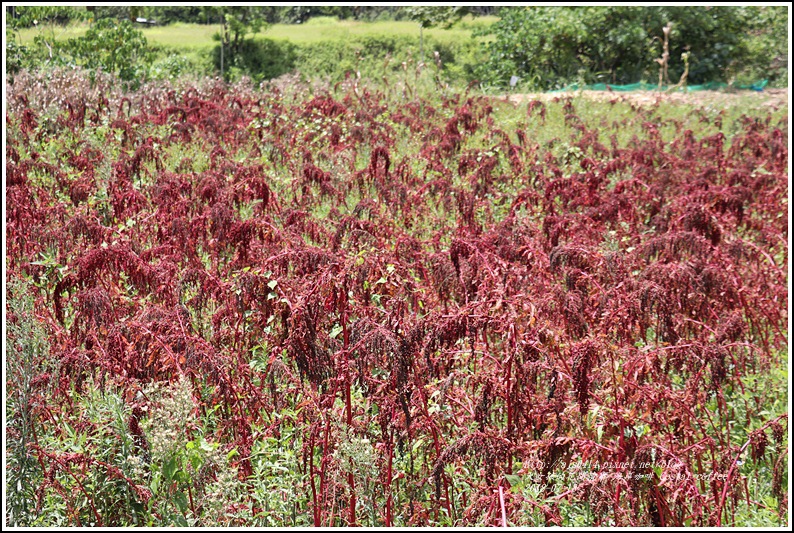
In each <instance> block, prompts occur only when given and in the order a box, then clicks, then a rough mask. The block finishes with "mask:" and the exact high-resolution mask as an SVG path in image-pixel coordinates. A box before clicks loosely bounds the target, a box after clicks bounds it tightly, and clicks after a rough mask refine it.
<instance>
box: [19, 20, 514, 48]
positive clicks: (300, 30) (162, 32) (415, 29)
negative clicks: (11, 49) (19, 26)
mask: <svg viewBox="0 0 794 533" xmlns="http://www.w3.org/2000/svg"><path fill="white" fill-rule="evenodd" d="M496 20H498V19H497V17H478V18H476V19H474V18H472V17H471V16H468V17H466V18H464V19H463V20H462V21H461V22H459V23H458V24H456V25H455V26H454V27H452V28H451V29H449V30H445V29H442V28H429V29H425V30H424V36H425V37H433V38H435V39H437V40H438V41H442V42H449V43H451V42H455V41H459V40H461V39H468V38H470V37H471V34H472V30H473V29H474V28H476V27H479V26H486V25H490V24H492V23H493V22H495V21H496ZM88 27H89V26H88V24H87V23H78V24H73V25H69V26H48V27H43V28H26V29H23V30H21V31H20V32H19V41H20V43H21V44H28V45H29V44H33V39H34V38H35V37H36V36H37V35H39V34H42V35H46V36H49V37H50V38H55V39H56V40H59V41H60V40H66V39H70V38H76V37H81V36H83V35H85V32H86V30H87V29H88ZM140 29H141V31H142V32H143V34H144V36H146V39H147V40H148V41H149V42H150V43H151V44H158V45H163V46H169V47H174V48H185V49H198V48H211V47H212V46H214V44H215V41H213V39H212V36H213V35H214V34H215V33H217V32H218V31H219V30H220V27H219V25H218V24H211V25H204V24H185V23H175V24H171V25H168V26H154V27H148V28H140ZM367 35H394V36H403V35H414V36H416V38H417V39H419V25H418V24H417V23H416V22H412V21H380V22H361V21H356V20H337V19H335V18H332V17H317V18H314V19H310V20H309V21H308V22H306V23H305V24H273V25H271V26H268V27H267V29H265V31H262V32H259V33H257V34H256V37H267V38H272V39H284V40H288V41H291V42H294V43H296V44H301V43H316V42H319V41H327V40H344V39H347V38H350V37H355V36H367Z"/></svg>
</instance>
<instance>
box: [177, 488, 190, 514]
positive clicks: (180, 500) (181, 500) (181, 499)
mask: <svg viewBox="0 0 794 533" xmlns="http://www.w3.org/2000/svg"><path fill="white" fill-rule="evenodd" d="M174 503H175V504H176V506H177V507H178V508H179V510H180V511H181V512H183V513H186V512H187V496H185V493H184V492H182V491H177V492H176V493H175V494H174Z"/></svg>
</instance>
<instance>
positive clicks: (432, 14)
mask: <svg viewBox="0 0 794 533" xmlns="http://www.w3.org/2000/svg"><path fill="white" fill-rule="evenodd" d="M9 9H10V8H9ZM466 13H469V14H472V15H482V14H494V13H498V15H499V18H498V19H497V20H496V22H495V23H493V24H491V25H487V26H483V25H478V26H476V28H475V32H474V35H473V37H471V38H467V39H459V40H457V41H456V42H454V43H449V42H444V43H442V42H440V41H437V40H436V41H435V42H433V41H432V40H429V39H428V42H427V43H426V49H427V53H426V57H425V58H424V59H425V62H426V63H428V64H429V63H430V62H432V61H433V56H432V53H433V52H434V51H438V52H440V53H441V55H442V69H443V70H444V74H445V76H446V79H447V80H448V81H449V82H451V83H460V84H467V83H469V82H471V81H474V80H477V81H479V82H480V83H482V84H483V85H485V86H490V87H497V88H498V87H501V88H504V87H506V86H507V83H508V81H509V79H510V78H511V77H512V76H519V77H520V78H521V80H522V81H521V86H522V87H524V88H525V89H531V90H538V89H540V90H548V89H555V88H559V87H563V86H565V85H568V84H570V83H574V82H580V83H581V82H584V83H591V82H607V83H612V84H628V83H636V82H639V81H650V82H656V80H657V79H658V77H657V75H658V69H659V65H658V64H657V62H656V60H657V59H658V58H659V57H660V56H661V54H662V28H663V27H664V26H665V25H666V24H667V23H672V33H671V35H670V46H671V49H670V59H669V75H670V79H671V82H672V83H675V82H677V81H678V79H679V77H680V75H681V73H682V71H683V68H684V65H683V60H682V54H684V53H688V54H689V56H688V57H689V73H688V82H689V83H691V84H699V83H705V82H709V81H725V82H729V81H734V80H735V81H738V82H740V83H750V82H756V81H760V80H762V79H767V80H769V81H770V82H771V86H777V85H780V84H785V83H787V75H786V73H787V69H788V62H787V48H786V40H785V39H781V38H780V36H781V35H783V34H785V33H787V32H788V12H787V10H786V8H785V7H781V6H777V7H772V6H766V7H762V6H743V7H734V6H722V7H691V6H652V7H630V6H620V7H523V8H519V7H503V8H499V9H498V10H497V8H487V7H483V8H477V7H466V8H446V7H441V8H437V7H427V6H425V7H422V6H420V7H410V8H400V7H377V6H375V7H367V6H364V7H353V6H325V7H323V6H300V7H287V6H282V7H278V6H260V7H231V8H223V7H202V8H196V7H190V6H183V7H160V6H148V7H140V8H133V9H131V8H129V7H96V8H94V9H92V10H91V11H90V12H89V11H86V10H84V9H82V8H75V7H37V6H19V7H16V8H14V11H13V13H9V14H10V15H12V16H10V17H9V27H8V28H6V32H7V35H8V37H9V38H8V44H7V54H8V58H9V60H8V70H9V72H11V73H14V72H17V71H18V70H19V69H21V68H37V67H41V66H46V65H50V66H55V65H65V64H76V65H83V66H91V68H96V67H100V66H101V67H102V68H112V69H114V70H117V71H118V73H120V74H122V77H123V79H127V80H130V79H131V78H133V77H136V78H137V79H145V78H146V77H147V76H150V77H159V76H163V75H164V73H166V72H168V71H169V70H168V69H165V70H164V69H163V68H162V65H161V66H160V67H158V69H157V70H156V72H154V73H153V72H152V71H151V70H150V69H149V67H150V65H151V62H152V61H155V60H157V59H159V60H165V59H166V57H167V56H168V55H169V54H170V55H173V54H174V52H175V51H174V50H170V49H167V48H163V47H157V46H153V45H152V44H151V43H149V44H146V43H145V42H144V43H143V44H141V36H140V35H139V34H137V33H136V32H135V31H134V30H133V29H131V28H128V27H125V26H123V25H116V26H115V27H116V28H117V30H116V31H117V32H121V33H120V34H119V35H120V38H121V39H124V40H125V41H126V40H129V41H130V42H129V44H126V43H125V44H123V45H122V46H118V42H119V41H118V39H116V46H117V47H118V48H119V50H118V51H117V52H114V53H108V52H100V55H102V56H103V57H101V58H91V57H89V52H90V51H91V50H95V51H102V50H106V48H105V47H106V46H108V45H110V44H111V41H109V40H107V36H106V35H105V34H106V33H107V31H108V30H109V29H110V26H103V25H108V24H109V23H108V22H102V21H106V20H128V19H130V18H133V19H134V18H135V17H136V16H146V17H149V18H154V19H155V20H157V21H158V22H159V23H160V24H163V23H199V24H211V25H218V24H219V22H220V21H224V25H223V27H224V28H226V30H224V31H223V32H219V33H218V36H217V39H218V41H221V40H222V41H223V56H224V62H225V65H224V77H225V78H226V79H232V78H235V79H236V78H237V77H239V76H243V75H245V76H249V77H252V78H253V79H256V80H263V79H270V78H272V77H275V76H279V75H281V74H283V73H285V72H290V71H294V70H297V71H298V72H300V73H301V74H302V75H303V76H304V77H306V78H311V77H316V76H320V75H322V76H329V77H330V79H334V80H340V79H344V77H345V76H346V75H350V74H354V72H355V70H356V69H358V70H362V68H363V70H365V71H368V72H375V71H376V70H378V68H379V65H382V64H383V62H384V61H385V60H386V56H385V54H386V53H388V54H390V57H391V58H392V60H393V61H395V62H396V63H397V64H400V63H402V62H403V61H409V60H413V61H416V60H417V59H418V56H419V55H420V54H417V53H416V51H417V50H419V49H420V48H422V45H420V40H421V39H422V38H423V37H425V36H424V35H421V34H422V32H421V31H420V29H419V26H422V27H425V28H429V27H450V26H453V25H457V26H458V27H460V26H461V25H465V24H466V23H465V22H462V21H460V19H461V17H462V16H463V15H464V14H466ZM323 18H325V19H327V20H328V21H329V22H330V23H332V22H333V21H334V20H361V21H366V20H413V21H416V22H417V32H416V35H415V36H413V38H409V37H407V36H406V37H405V39H404V40H403V41H401V42H400V43H399V45H398V46H396V47H395V45H394V43H393V42H390V39H394V38H395V37H394V36H382V37H375V36H373V37H372V38H370V39H369V40H370V41H372V40H381V41H382V42H381V43H380V44H379V45H378V46H371V44H367V43H362V42H361V40H360V39H348V38H333V39H330V40H326V41H324V42H323V45H322V46H320V45H317V46H315V45H314V44H311V43H308V44H307V43H291V44H286V43H280V42H275V40H271V41H268V40H266V39H263V35H264V36H267V28H268V27H269V25H273V24H280V23H288V24H307V23H311V22H312V21H319V20H321V19H323ZM85 20H91V21H92V25H93V26H96V28H95V29H93V30H92V31H91V32H90V33H87V34H86V35H85V36H83V37H81V38H79V39H73V40H70V41H69V42H67V43H63V42H58V39H56V31H55V28H56V27H60V25H63V24H69V23H79V22H80V21H85ZM34 21H35V22H36V24H35V26H36V27H37V28H39V29H38V31H37V34H36V38H35V39H34V42H33V43H32V45H31V44H26V45H22V44H21V43H20V42H19V40H18V39H17V37H16V36H17V33H18V31H19V30H21V29H24V28H30V27H32V26H34ZM100 27H103V28H105V29H103V30H101V31H100V30H99V29H98V28H100ZM221 33H223V35H222V36H221ZM144 41H145V40H144ZM142 47H144V48H146V49H147V52H146V53H144V52H143V51H142V50H141V48H142ZM325 49H329V50H328V51H327V52H324V50H325ZM55 50H57V51H58V53H54V51H55ZM408 50H410V51H411V55H410V56H409V55H408V53H407V52H408ZM357 52H360V56H359V55H356V54H357ZM177 53H178V55H182V56H183V57H184V56H185V54H186V52H185V50H182V51H179V52H177ZM191 54H193V53H188V54H187V55H188V56H190V58H189V59H187V60H186V61H183V63H185V64H187V65H190V68H191V70H193V71H194V72H196V73H197V74H199V75H203V74H205V73H208V72H213V71H215V72H219V71H220V69H221V65H220V57H221V50H220V45H218V46H217V49H216V50H212V51H211V52H208V53H205V52H202V53H201V54H198V55H196V54H193V55H191ZM114 55H116V56H118V58H116V57H113V56H114ZM312 56H315V57H318V59H317V60H313V59H311V57H312ZM326 57H328V58H329V59H333V58H334V57H336V58H340V59H341V60H338V61H335V62H331V63H328V64H325V63H324V62H321V61H320V60H319V58H322V59H325V58H326ZM155 58H157V59H155ZM301 58H306V60H302V59H301ZM351 58H355V59H354V60H352V59H351ZM321 63H322V66H321V65H320V64H321ZM354 64H355V65H356V66H355V67H354V66H353V65H354ZM318 67H319V68H318ZM122 70H123V72H122ZM172 70H173V69H172ZM177 70H181V69H177ZM381 70H382V68H381Z"/></svg>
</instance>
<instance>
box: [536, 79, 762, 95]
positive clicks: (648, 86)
mask: <svg viewBox="0 0 794 533" xmlns="http://www.w3.org/2000/svg"><path fill="white" fill-rule="evenodd" d="M768 83H769V80H761V81H758V82H755V83H752V84H749V85H747V84H743V83H734V84H732V85H729V84H727V83H723V82H721V81H710V82H708V83H704V84H701V85H686V86H684V87H677V86H675V85H662V87H661V91H662V92H665V91H668V90H673V91H675V92H693V91H716V90H718V89H741V90H750V91H759V92H760V91H763V90H764V87H766V85H767V84H768ZM579 89H583V90H585V91H614V92H618V93H622V92H630V91H658V90H660V89H659V85H657V84H654V83H642V82H641V83H630V84H629V85H611V84H608V83H594V84H592V85H580V84H578V83H572V84H571V85H568V86H567V87H563V88H562V89H557V90H555V91H549V92H550V93H561V92H567V91H578V90H579Z"/></svg>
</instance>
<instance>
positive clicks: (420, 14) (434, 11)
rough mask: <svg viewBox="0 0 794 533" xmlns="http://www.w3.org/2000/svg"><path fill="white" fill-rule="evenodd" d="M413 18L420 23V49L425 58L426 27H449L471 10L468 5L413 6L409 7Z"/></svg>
mask: <svg viewBox="0 0 794 533" xmlns="http://www.w3.org/2000/svg"><path fill="white" fill-rule="evenodd" d="M407 11H408V16H409V18H410V19H411V20H415V21H416V22H418V23H419V50H420V52H419V53H420V55H421V57H422V61H424V60H425V38H424V29H425V28H433V27H435V26H441V27H442V28H445V29H449V28H451V27H452V26H454V25H455V23H456V22H458V21H459V20H460V19H461V18H463V16H464V15H466V14H467V13H468V12H469V8H468V7H466V6H413V7H409V8H408V9H407Z"/></svg>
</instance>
